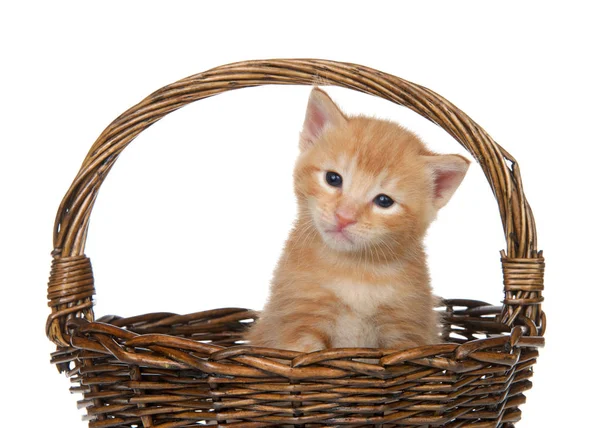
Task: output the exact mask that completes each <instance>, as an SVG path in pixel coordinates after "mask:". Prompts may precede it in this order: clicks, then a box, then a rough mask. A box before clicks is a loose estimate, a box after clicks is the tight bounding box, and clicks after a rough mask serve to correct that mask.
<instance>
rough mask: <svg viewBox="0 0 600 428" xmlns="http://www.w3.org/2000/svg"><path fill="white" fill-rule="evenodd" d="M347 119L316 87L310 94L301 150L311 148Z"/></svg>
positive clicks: (301, 136) (301, 139)
mask: <svg viewBox="0 0 600 428" xmlns="http://www.w3.org/2000/svg"><path fill="white" fill-rule="evenodd" d="M346 120H347V119H346V117H345V116H344V114H343V113H342V112H341V110H340V109H339V108H338V106H337V105H336V104H335V103H334V102H333V101H332V100H331V98H329V95H327V94H326V93H325V92H323V91H322V90H321V89H319V88H317V87H315V88H313V90H312V92H311V93H310V97H309V99H308V106H307V107H306V117H305V118H304V126H303V127H302V133H301V134H300V149H301V150H305V149H307V148H308V147H309V146H311V145H312V144H313V143H314V142H315V141H316V140H317V139H318V138H319V137H320V136H321V135H322V134H323V131H324V130H325V129H326V128H328V127H330V126H339V125H341V124H343V123H345V122H346Z"/></svg>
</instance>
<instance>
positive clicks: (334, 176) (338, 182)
mask: <svg viewBox="0 0 600 428" xmlns="http://www.w3.org/2000/svg"><path fill="white" fill-rule="evenodd" d="M325 181H327V184H329V185H330V186H333V187H342V176H341V175H339V174H338V173H337V172H333V171H327V174H325Z"/></svg>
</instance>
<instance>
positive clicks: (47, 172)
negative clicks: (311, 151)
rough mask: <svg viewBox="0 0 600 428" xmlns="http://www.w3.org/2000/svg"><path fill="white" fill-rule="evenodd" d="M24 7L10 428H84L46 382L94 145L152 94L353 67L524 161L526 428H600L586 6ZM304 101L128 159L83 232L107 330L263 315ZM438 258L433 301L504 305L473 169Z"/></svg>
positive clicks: (392, 112) (7, 48)
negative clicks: (54, 295)
mask: <svg viewBox="0 0 600 428" xmlns="http://www.w3.org/2000/svg"><path fill="white" fill-rule="evenodd" d="M13 3H14V4H11V5H10V6H7V4H8V2H5V3H3V4H2V6H1V9H0V46H1V56H0V58H1V63H2V65H1V66H0V77H1V80H0V85H1V94H0V108H1V116H0V117H1V119H0V120H1V121H0V148H1V152H0V189H1V199H0V200H1V202H0V203H1V205H0V215H1V219H2V223H3V225H4V227H3V231H2V235H1V242H2V245H1V246H0V256H1V257H0V266H1V269H0V280H1V284H2V289H3V296H2V300H1V301H2V312H1V313H0V316H1V324H0V325H1V328H2V342H1V343H2V345H1V347H2V352H1V353H0V358H1V359H2V361H1V362H2V364H1V365H0V367H1V368H2V375H1V376H2V379H3V382H2V384H3V387H2V390H3V391H4V393H6V394H8V404H7V401H6V398H4V399H3V404H2V407H3V409H4V412H3V416H2V425H3V426H33V425H34V424H37V425H40V426H46V427H74V428H75V427H82V426H85V423H83V422H81V421H80V416H81V411H78V410H77V409H76V406H75V401H76V399H77V398H78V397H77V396H71V395H70V394H69V392H68V387H69V383H68V381H67V380H66V379H65V378H64V377H63V376H61V375H59V374H58V373H57V372H56V370H55V369H54V367H52V366H51V365H50V364H49V363H48V360H49V353H50V352H51V351H52V350H53V346H52V345H51V344H50V343H49V342H48V341H47V339H46V338H45V335H44V323H45V318H46V316H47V314H48V308H47V306H46V298H45V294H46V290H45V288H46V281H47V276H48V272H49V267H50V255H49V254H50V251H51V250H52V241H51V237H52V235H51V233H52V226H53V221H54V215H55V212H56V209H57V208H58V204H59V202H60V199H61V198H62V196H63V194H64V192H65V191H66V189H67V188H68V186H69V184H70V182H71V180H72V179H73V177H74V176H75V174H76V172H77V168H78V166H79V164H80V162H81V161H82V160H83V157H84V156H85V154H86V152H87V150H88V148H89V147H90V146H91V144H92V143H93V141H94V140H95V138H96V137H97V136H98V135H99V134H100V132H101V131H102V130H103V129H104V127H105V126H106V125H108V124H109V123H110V121H111V120H112V119H114V118H115V117H117V116H118V115H119V114H120V113H121V112H123V111H124V110H126V109H127V108H129V107H130V106H132V105H134V104H135V103H137V102H138V101H140V100H141V99H142V98H143V97H145V96H146V95H148V94H150V93H151V92H152V91H154V90H155V89H158V88H159V87H161V86H164V85H166V84H168V83H171V82H173V81H175V80H178V79H180V78H183V77H185V76H188V75H190V74H194V73H197V72H201V71H204V70H206V69H209V68H211V67H214V66H217V65H220V64H224V63H229V62H233V61H238V60H244V59H258V58H276V57H315V58H327V59H334V60H341V61H348V62H355V63H359V64H364V65H368V66H371V67H374V68H377V69H380V70H382V71H386V72H389V73H392V74H395V75H398V76H400V77H404V78H406V79H408V80H411V81H414V82H417V83H419V84H422V85H425V86H427V87H429V88H431V89H433V90H435V91H436V92H438V93H440V94H442V95H443V96H444V97H446V98H448V99H449V100H450V101H452V102H453V103H455V104H456V105H457V106H459V107H460V108H461V109H463V110H464V111H465V112H466V113H467V114H469V115H470V116H471V117H473V118H474V119H475V120H476V121H477V122H478V123H480V124H481V125H482V126H483V127H484V128H485V129H486V130H487V131H488V133H490V134H491V135H492V136H493V137H494V138H495V139H496V140H497V141H498V142H499V143H500V144H501V145H502V146H504V147H505V148H506V149H507V150H508V151H509V152H510V153H511V154H512V155H513V156H515V157H516V158H517V160H518V161H519V164H520V166H521V170H522V175H523V181H524V184H525V190H526V194H527V197H528V199H529V201H530V203H531V205H532V207H533V210H534V213H535V215H536V220H537V223H538V232H539V248H540V249H543V250H544V253H545V256H546V259H547V276H546V291H545V293H544V295H545V297H546V303H545V305H544V309H545V311H546V313H547V315H548V330H547V336H546V339H547V346H546V348H545V349H543V350H542V351H541V356H540V359H539V362H538V364H537V365H536V367H535V372H536V374H535V376H534V379H533V381H534V388H533V389H532V390H531V391H529V392H528V393H527V397H528V402H527V404H526V405H524V406H523V407H522V409H523V419H522V422H521V423H520V424H519V426H520V427H522V428H527V427H529V428H531V427H541V426H551V425H552V426H590V425H591V424H592V423H597V417H596V416H594V413H595V411H594V410H595V409H596V406H597V404H596V401H597V399H596V396H597V391H595V390H592V389H591V388H592V385H597V384H598V381H599V380H600V379H599V378H598V376H597V372H598V368H597V358H596V353H595V352H594V351H593V349H594V348H595V346H596V344H597V340H596V338H597V326H596V324H597V318H595V317H594V312H595V308H596V304H597V299H598V297H599V296H598V285H600V284H599V281H598V277H597V273H596V270H595V264H596V263H597V246H596V244H597V242H598V239H599V238H600V236H599V233H598V223H597V211H596V202H597V194H598V176H597V173H598V167H597V165H598V156H599V155H600V152H599V150H598V143H599V142H600V141H599V137H598V135H599V133H598V114H599V113H600V112H599V109H598V104H597V100H598V98H599V96H600V86H599V84H598V75H600V68H599V67H598V65H597V62H596V61H597V59H598V58H597V56H598V45H597V41H598V40H600V32H599V30H598V25H597V22H596V19H595V17H597V13H595V11H594V10H592V7H591V6H589V5H591V4H592V2H576V1H574V2H564V3H563V4H564V5H560V4H558V3H553V2H535V1H530V2H516V1H508V2H496V3H494V5H493V4H491V2H486V3H483V2H475V1H455V2H441V1H440V2H431V1H421V2H416V1H413V2H389V3H388V2H380V1H370V2H364V3H359V2H350V1H348V2H328V3H326V4H325V3H324V2H323V3H320V2H311V1H304V2H300V3H292V2H277V3H275V2H273V3H267V2H238V3H236V2H227V3H226V4H225V3H223V4H222V5H220V6H214V4H215V3H217V2H211V3H210V4H209V3H201V2H183V1H180V2H151V1H130V2H116V1H103V2H86V3H83V2H65V1H52V2H41V1H40V2H27V1H23V2H18V5H17V2H13ZM450 3H451V4H450ZM204 4H205V6H204ZM567 5H568V6H567ZM329 92H330V94H331V95H332V97H333V98H334V99H335V100H336V101H337V102H338V103H339V104H340V105H341V107H342V108H343V109H344V110H345V111H347V112H349V113H355V112H356V113H358V112H360V113H365V114H370V115H376V116H379V117H386V118H391V119H394V120H397V121H399V122H401V123H403V124H404V125H406V126H408V127H409V128H411V129H413V130H414V131H416V132H417V133H418V134H420V135H421V136H422V137H423V138H424V139H425V140H426V141H427V142H428V143H429V145H430V146H431V147H432V148H434V149H435V150H438V151H441V152H447V153H453V152H457V153H463V154H464V153H465V151H464V150H463V149H462V148H461V147H460V146H459V145H458V143H456V142H455V141H453V140H452V138H451V137H449V136H448V135H446V134H445V133H444V132H442V131H441V130H440V129H438V128H436V127H435V126H434V125H432V124H430V123H429V122H427V121H426V120H424V119H422V118H420V117H418V116H417V115H415V114H413V113H411V112H409V111H407V110H406V109H402V108H399V107H397V106H395V105H392V104H390V103H388V102H385V101H383V100H378V99H374V98H372V97H369V96H366V95H362V94H359V93H354V92H351V91H348V90H342V89H338V88H333V89H331V90H329ZM308 93H309V88H307V87H263V88H256V89H247V90H241V91H234V92H230V93H227V94H224V95H220V96H219V97H215V98H211V99H208V100H204V101H202V102H199V103H196V104H194V105H190V106H187V107H186V108H184V109H182V110H180V111H178V112H176V113H173V114H171V115H170V116H168V117H167V118H165V119H164V120H162V121H161V122H159V123H158V124H156V125H154V126H153V127H151V128H150V129H149V130H147V131H146V132H144V133H143V134H142V135H141V136H140V138H138V139H137V140H136V141H135V142H134V143H133V144H132V145H131V146H130V147H129V148H128V149H127V150H126V151H125V153H124V154H123V155H122V157H121V158H120V160H119V161H118V162H117V164H116V166H115V167H114V169H113V171H112V172H111V174H110V176H109V177H108V178H107V180H106V182H105V184H104V186H103V190H102V191H101V193H100V196H99V197H98V200H97V203H96V207H95V209H94V213H93V216H92V219H91V226H90V231H89V240H88V245H87V249H86V253H87V255H88V256H89V257H91V259H92V262H93V263H94V270H95V277H96V290H97V305H96V314H97V315H106V314H109V313H115V314H119V315H123V316H128V315H137V314H142V313H147V312H153V311H173V312H179V313H189V312H195V311H200V310H204V309H210V308H216V307H225V306H242V307H249V308H260V307H261V306H262V304H263V303H264V300H265V298H266V293H267V289H268V282H269V278H270V275H271V271H272V269H273V267H274V265H275V263H276V261H277V258H278V255H279V252H280V249H281V246H282V244H283V241H284V239H285V238H286V235H287V232H288V230H289V228H290V224H291V222H292V220H293V218H294V210H295V205H294V199H293V196H292V183H291V171H292V167H293V163H294V159H295V156H296V154H297V137H298V132H299V129H300V125H301V123H302V119H303V114H304V108H305V103H306V100H307V96H308ZM427 244H428V248H429V254H430V264H431V270H432V274H433V281H434V288H435V290H436V292H437V293H439V294H440V295H442V296H445V297H465V298H471V299H482V300H486V301H489V302H492V303H495V304H497V303H499V302H500V300H501V298H502V284H501V272H500V263H499V250H501V249H502V248H504V239H503V234H502V227H501V224H500V217H499V215H498V211H497V208H496V205H495V200H494V198H493V196H492V193H491V191H490V189H489V186H488V184H487V182H486V181H485V179H484V176H483V174H482V173H481V171H480V170H479V169H478V166H477V165H473V166H472V168H471V170H470V171H469V173H468V176H467V178H466V180H465V182H464V184H463V185H462V186H461V188H460V189H459V191H458V192H457V194H456V196H455V197H454V199H453V200H452V201H451V202H450V204H449V206H448V207H447V208H445V209H444V210H443V211H442V212H441V213H440V217H439V220H438V222H437V223H436V224H435V225H434V226H433V227H432V229H431V231H430V235H429V238H428V241H427ZM7 418H8V420H7ZM592 421H594V422H592Z"/></svg>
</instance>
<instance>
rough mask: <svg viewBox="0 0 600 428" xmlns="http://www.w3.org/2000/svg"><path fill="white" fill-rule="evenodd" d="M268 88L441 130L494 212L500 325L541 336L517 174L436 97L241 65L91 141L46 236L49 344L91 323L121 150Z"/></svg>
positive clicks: (280, 63)
mask: <svg viewBox="0 0 600 428" xmlns="http://www.w3.org/2000/svg"><path fill="white" fill-rule="evenodd" d="M267 84H278V85H297V84H301V85H315V84H318V85H337V86H340V87H345V88H349V89H354V90H357V91H360V92H364V93H367V94H371V95H375V96H378V97H381V98H384V99H387V100H389V101H392V102H394V103H396V104H400V105H402V106H406V107H408V108H410V109H411V110H413V111H415V112H417V113H419V114H420V115H421V116H423V117H425V118H426V119H429V120H430V121H432V122H433V123H436V124H437V125H439V126H441V127H442V128H443V129H445V130H446V131H447V132H448V133H449V134H450V135H452V136H453V137H454V138H455V139H456V140H457V141H458V142H459V143H460V144H461V145H462V146H463V147H465V148H466V149H467V150H468V151H469V152H470V153H471V155H472V156H473V157H474V158H475V159H476V160H477V162H478V163H479V164H480V166H481V168H482V169H483V172H484V173H485V176H486V177H487V180H488V182H489V183H490V185H491V187H492V191H493V192H494V196H495V197H496V200H497V202H498V208H499V210H500V216H501V218H502V224H503V226H504V235H505V237H506V250H505V251H503V252H502V258H501V260H502V267H503V272H504V286H505V296H506V298H505V300H504V302H503V303H504V305H503V311H502V322H504V323H506V324H509V325H510V324H512V323H513V322H514V321H515V320H516V319H517V318H518V317H519V316H521V315H523V316H525V317H527V318H529V319H531V320H533V321H534V322H535V325H536V326H537V328H538V332H537V333H539V334H543V329H544V317H543V312H542V311H541V307H540V304H541V302H542V300H543V298H542V296H541V293H542V290H543V269H544V262H543V257H542V255H541V252H539V253H538V251H537V242H536V230H535V223H534V219H533V214H532V212H531V209H530V207H529V204H528V203H527V200H526V199H525V195H524V193H523V185H522V183H521V175H520V173H519V165H518V164H517V162H516V160H515V159H514V158H513V157H512V156H511V155H510V154H509V153H508V152H506V150H504V149H503V148H502V147H500V146H499V145H498V144H497V143H495V142H494V140H492V139H491V138H490V137H489V136H488V135H487V133H486V132H485V131H484V130H483V129H482V128H481V127H480V126H479V125H477V124H476V123H475V122H474V121H473V120H471V119H470V118H469V117H468V116H467V115H466V114H464V113H463V112H462V111H461V110H459V109H458V108H457V107H455V106H454V105H453V104H451V103H450V102H448V101H447V100H446V99H444V98H443V97H441V96H440V95H438V94H436V93H435V92H433V91H431V90H429V89H427V88H425V87H422V86H419V85H416V84H414V83H411V82H408V81H406V80H403V79H400V78H398V77H395V76H392V75H390V74H386V73H383V72H380V71H377V70H374V69H371V68H368V67H364V66H361V65H356V64H349V63H341V62H335V61H327V60H315V59H284V60H258V61H244V62H238V63H234V64H229V65H224V66H220V67H217V68H214V69H212V70H209V71H206V72H204V73H200V74H196V75H193V76H190V77H187V78H185V79H182V80H180V81H178V82H175V83H173V84H171V85H168V86H165V87H164V88H162V89H159V90H158V91H156V92H154V93H153V94H151V95H150V96H148V97H147V98H145V99H144V100H142V101H141V102H140V103H139V104H137V105H135V106H134V107H132V108H130V109H129V110H127V111H126V112H125V113H123V114H122V115H121V116H119V117H118V118H117V119H116V120H114V121H113V122H112V123H111V124H110V125H109V126H108V127H107V128H106V129H105V130H104V132H102V134H101V135H100V137H98V139H97V140H96V142H95V143H94V145H93V146H92V148H91V149H90V151H89V153H88V154H87V156H86V158H85V159H84V161H83V164H82V165H81V169H80V170H79V172H78V174H77V176H76V177H75V180H74V181H73V183H72V185H71V187H70V188H69V190H68V191H67V193H66V195H65V197H64V199H63V201H62V203H61V204H60V207H59V209H58V213H57V216H56V222H55V226H54V251H53V253H52V255H53V257H54V260H53V263H52V270H51V275H50V281H49V285H48V299H49V301H50V302H49V306H50V307H51V308H52V313H51V315H50V316H49V318H48V322H47V326H46V329H47V334H48V337H49V338H50V339H51V340H52V341H53V342H55V343H56V344H58V345H60V346H69V331H68V329H67V327H66V326H67V321H68V320H69V319H71V318H75V317H76V318H86V319H88V320H90V321H92V320H93V319H94V315H93V311H92V305H93V302H92V296H93V294H94V284H93V274H92V268H91V263H90V260H89V259H88V258H87V257H86V256H85V255H84V248H85V242H86V235H87V230H88V225H89V218H90V214H91V211H92V208H93V206H94V201H95V199H96V196H97V194H98V191H99V189H100V186H101V185H102V182H103V181H104V178H105V177H106V175H107V174H108V172H109V171H110V169H111V168H112V166H113V165H114V163H115V161H116V160H117V158H118V156H119V154H120V153H121V152H122V151H123V150H124V149H125V147H127V145H128V144H129V143H130V142H131V141H132V140H133V139H134V138H135V137H137V135H138V134H140V133H141V132H142V131H143V130H145V129H146V128H148V127H149V126H150V125H152V124H153V123H155V122H156V121H158V120H159V119H161V118H162V117H163V116H165V115H167V114H169V113H171V112H173V111H175V110H177V109H179V108H181V107H183V106H185V105H186V104H189V103H192V102H194V101H197V100H201V99H203V98H207V97H210V96H213V95H217V94H220V93H222V92H226V91H229V90H232V89H239V88H245V87H251V86H260V85H267Z"/></svg>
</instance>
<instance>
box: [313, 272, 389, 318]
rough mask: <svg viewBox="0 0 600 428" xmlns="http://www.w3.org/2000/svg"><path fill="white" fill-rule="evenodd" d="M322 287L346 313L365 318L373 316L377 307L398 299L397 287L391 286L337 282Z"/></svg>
mask: <svg viewBox="0 0 600 428" xmlns="http://www.w3.org/2000/svg"><path fill="white" fill-rule="evenodd" d="M322 287H323V288H325V289H326V290H328V291H330V292H332V293H333V295H334V296H335V297H336V298H337V299H338V300H339V302H340V303H341V304H342V305H343V306H346V307H347V310H348V311H350V312H354V313H356V314H359V315H360V316H366V317H370V316H373V315H375V313H376V312H377V310H378V308H379V307H381V306H383V305H390V304H392V303H393V302H395V301H396V300H397V299H398V287H397V286H394V285H392V284H370V283H363V282H351V281H337V282H330V283H325V284H323V285H322Z"/></svg>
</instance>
